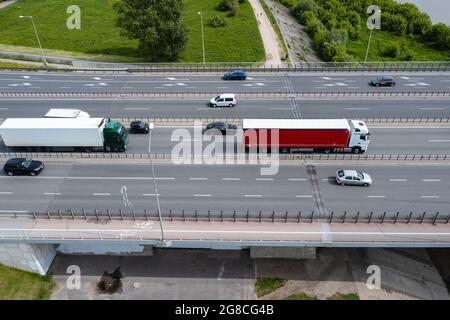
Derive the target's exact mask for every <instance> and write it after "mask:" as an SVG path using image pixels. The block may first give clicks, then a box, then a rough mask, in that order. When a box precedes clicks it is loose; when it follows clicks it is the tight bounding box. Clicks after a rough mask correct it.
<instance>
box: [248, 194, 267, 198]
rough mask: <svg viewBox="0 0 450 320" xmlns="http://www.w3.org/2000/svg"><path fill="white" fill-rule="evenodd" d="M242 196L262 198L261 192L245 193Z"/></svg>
mask: <svg viewBox="0 0 450 320" xmlns="http://www.w3.org/2000/svg"><path fill="white" fill-rule="evenodd" d="M244 197H246V198H262V197H263V196H262V194H246V195H245V196H244Z"/></svg>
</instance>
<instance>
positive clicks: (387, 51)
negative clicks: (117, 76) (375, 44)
mask: <svg viewBox="0 0 450 320" xmlns="http://www.w3.org/2000/svg"><path fill="white" fill-rule="evenodd" d="M381 55H382V56H383V57H391V58H396V57H398V56H400V45H399V43H398V42H391V43H389V44H388V45H387V46H385V47H384V48H383V49H382V51H381Z"/></svg>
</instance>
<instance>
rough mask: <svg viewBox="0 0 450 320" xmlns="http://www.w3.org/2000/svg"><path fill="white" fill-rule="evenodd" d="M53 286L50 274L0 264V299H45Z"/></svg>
mask: <svg viewBox="0 0 450 320" xmlns="http://www.w3.org/2000/svg"><path fill="white" fill-rule="evenodd" d="M54 287H55V283H54V282H53V280H52V278H51V276H40V275H38V274H35V273H31V272H26V271H22V270H18V269H14V268H10V267H6V266H3V265H1V264H0V300H47V299H48V298H49V297H50V294H51V292H52V290H53V288H54Z"/></svg>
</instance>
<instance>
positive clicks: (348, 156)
mask: <svg viewBox="0 0 450 320" xmlns="http://www.w3.org/2000/svg"><path fill="white" fill-rule="evenodd" d="M275 156H278V158H279V159H280V160H318V161H320V160H334V161H338V160H343V161H350V160H355V161H356V160H361V161H419V162H420V161H450V154H353V153H332V154H307V153H306V154H305V153H293V154H281V153H280V154H276V155H275V154H266V153H260V154H254V153H250V154H245V153H237V154H234V155H233V154H222V155H220V156H217V157H208V156H203V155H199V156H195V155H194V156H183V157H177V158H176V159H177V160H185V161H187V162H189V161H192V162H194V161H199V160H200V161H201V160H204V161H206V160H209V161H214V160H221V161H223V160H225V159H226V160H227V161H232V160H236V161H239V160H240V161H244V160H248V161H255V163H257V162H256V161H258V160H270V159H271V157H275ZM0 158H34V159H128V160H130V159H154V160H174V159H175V158H174V157H173V156H172V154H170V153H151V154H149V153H114V152H2V153H0ZM225 163H227V162H225Z"/></svg>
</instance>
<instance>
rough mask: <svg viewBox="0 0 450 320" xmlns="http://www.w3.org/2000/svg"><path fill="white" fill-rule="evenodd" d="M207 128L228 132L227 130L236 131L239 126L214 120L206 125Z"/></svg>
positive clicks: (223, 132)
mask: <svg viewBox="0 0 450 320" xmlns="http://www.w3.org/2000/svg"><path fill="white" fill-rule="evenodd" d="M206 130H219V131H220V132H221V133H222V134H226V133H227V131H236V130H237V126H235V125H234V124H229V123H225V122H213V123H210V124H208V125H207V126H206Z"/></svg>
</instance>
